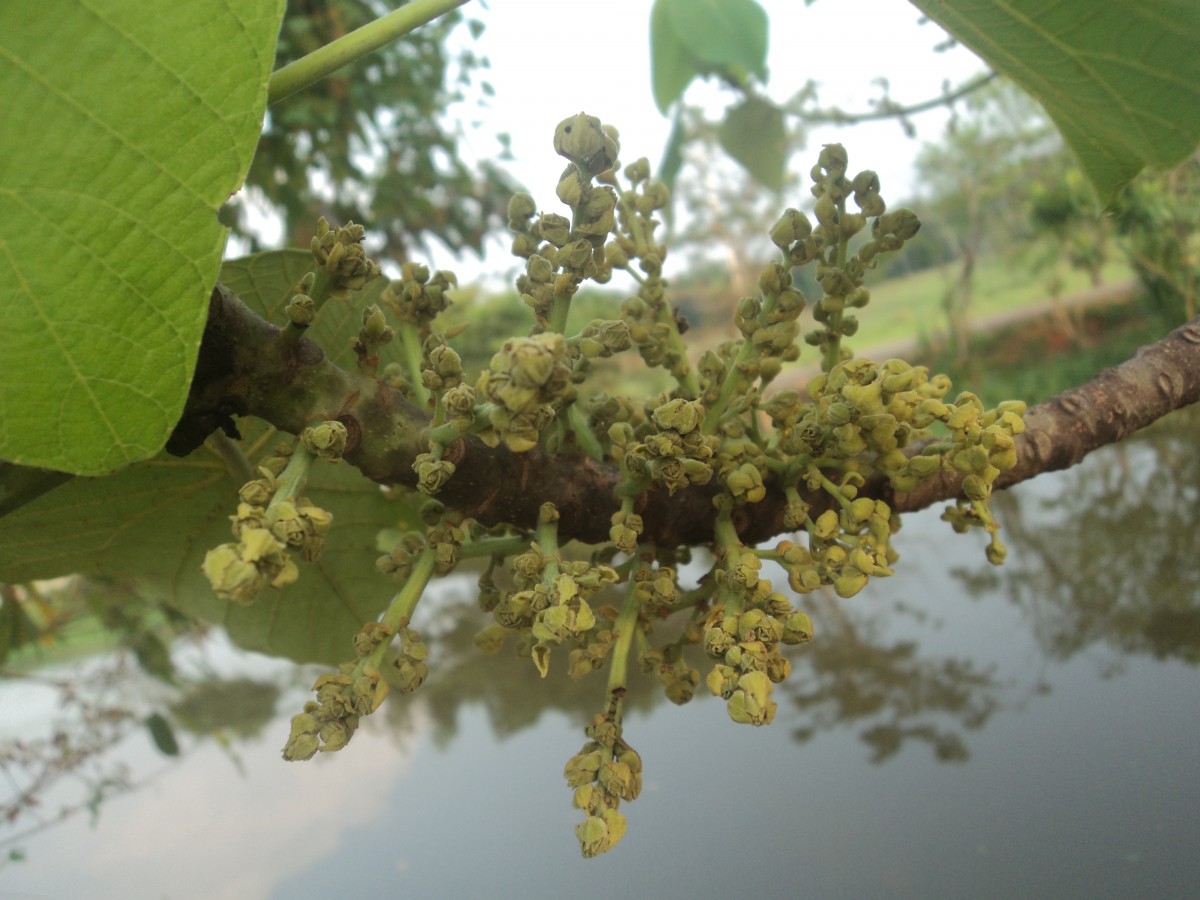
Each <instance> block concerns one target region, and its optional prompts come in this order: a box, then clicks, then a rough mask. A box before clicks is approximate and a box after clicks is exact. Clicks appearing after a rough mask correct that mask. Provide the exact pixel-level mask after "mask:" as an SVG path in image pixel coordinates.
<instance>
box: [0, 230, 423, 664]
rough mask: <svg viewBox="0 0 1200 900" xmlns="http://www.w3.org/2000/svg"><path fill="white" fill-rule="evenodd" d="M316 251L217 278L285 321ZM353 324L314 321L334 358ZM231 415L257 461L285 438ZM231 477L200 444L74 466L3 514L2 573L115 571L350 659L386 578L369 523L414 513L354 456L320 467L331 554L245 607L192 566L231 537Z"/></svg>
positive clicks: (319, 497) (238, 633)
mask: <svg viewBox="0 0 1200 900" xmlns="http://www.w3.org/2000/svg"><path fill="white" fill-rule="evenodd" d="M311 259H312V257H311V255H310V254H308V253H302V252H299V251H282V252H278V253H263V254H259V255H257V256H252V257H248V258H246V259H242V260H235V261H233V262H229V263H226V264H225V266H224V267H223V269H222V273H221V280H222V282H223V283H225V284H227V285H229V286H230V287H231V288H233V289H234V290H235V291H236V292H237V293H238V295H239V296H240V297H241V299H242V300H243V301H244V302H245V303H246V304H247V305H248V306H250V307H251V308H253V309H255V310H256V311H257V312H259V313H261V314H263V315H265V316H267V317H268V318H269V319H271V320H272V321H274V322H276V323H279V322H281V321H282V320H283V314H282V307H283V304H284V302H285V299H286V296H287V293H288V289H289V287H290V286H291V285H292V284H294V283H295V281H296V280H297V279H298V278H299V277H300V276H301V275H303V274H304V272H305V271H307V269H308V267H309V265H310V263H311ZM382 288H383V279H377V280H376V281H375V282H373V283H372V284H371V285H368V288H367V292H366V294H367V296H366V298H365V299H366V302H371V300H372V299H373V298H374V297H375V295H377V293H378V292H379V291H381V290H382ZM361 322H362V320H361V312H360V306H359V304H357V303H355V304H342V303H337V302H330V303H328V304H326V306H325V307H324V308H323V309H322V310H321V314H320V315H319V316H318V317H317V321H316V323H315V324H314V325H313V327H312V328H311V329H310V332H311V336H312V337H313V339H314V340H316V341H318V342H319V343H320V344H321V345H322V346H324V347H326V348H329V355H330V358H331V359H333V360H334V361H335V362H338V363H339V364H341V365H345V366H353V365H354V360H353V353H352V352H351V351H350V349H349V348H350V343H349V339H350V337H351V336H353V335H354V334H357V333H358V329H359V328H360V327H361ZM390 346H391V345H388V346H385V347H384V348H383V350H384V351H386V350H388V349H389V347H390ZM239 425H240V427H241V432H242V441H241V442H240V443H241V446H242V448H243V449H244V451H245V452H246V454H247V456H248V457H249V458H250V459H251V460H255V459H257V458H258V457H260V456H261V455H262V454H263V452H265V451H266V450H267V449H269V448H270V447H271V446H273V445H274V444H275V443H277V442H279V441H280V440H284V439H287V435H281V434H278V433H276V432H275V431H274V430H273V429H271V428H268V427H266V426H265V425H262V424H261V423H257V424H256V423H254V422H245V421H243V422H242V423H239ZM237 488H238V484H237V482H236V481H235V480H234V479H233V478H232V477H231V476H230V474H229V473H228V472H227V471H226V469H225V466H224V465H223V463H222V462H221V460H220V459H219V458H218V457H217V455H216V454H215V453H213V452H212V451H211V450H209V449H208V448H207V447H204V448H202V449H201V450H199V451H197V452H196V453H193V454H192V455H191V456H188V457H186V458H184V459H176V458H174V457H171V456H167V455H165V454H162V455H160V456H157V457H155V458H154V459H152V460H148V461H146V462H143V463H138V464H136V465H133V466H129V467H127V468H126V469H124V470H122V471H120V472H118V473H116V474H115V475H111V476H109V477H107V478H76V479H74V480H73V481H71V482H69V483H67V484H65V485H63V486H62V487H60V488H57V489H56V490H53V491H50V492H49V493H47V494H45V495H44V496H42V497H39V498H38V499H37V500H34V501H33V502H31V503H28V504H26V505H25V506H22V507H21V508H20V509H18V510H16V511H15V512H13V513H11V514H9V515H8V516H5V517H4V518H0V581H13V582H21V581H28V580H30V579H34V578H49V577H53V576H56V575H63V574H67V573H71V572H80V573H83V574H86V575H101V576H111V577H117V578H122V579H125V580H128V581H130V582H132V584H133V585H134V587H135V588H136V590H137V591H138V593H140V594H141V595H143V596H144V597H146V598H148V599H151V600H154V601H156V602H163V603H168V604H170V605H172V606H174V607H176V608H178V609H181V610H183V611H184V612H186V613H188V614H190V615H194V616H196V617H198V618H201V619H204V620H206V621H210V622H216V623H220V624H223V625H224V626H225V627H226V629H227V630H228V631H229V634H230V636H231V637H232V638H233V640H234V641H236V642H237V643H238V644H240V645H241V646H243V647H246V648H248V649H252V650H261V651H263V652H268V653H273V654H275V655H279V656H286V657H289V658H291V659H295V660H298V661H316V662H326V663H334V662H337V661H339V660H342V659H344V658H346V655H347V648H348V647H350V646H351V645H350V641H351V638H352V637H353V635H354V633H355V632H356V631H357V630H358V629H359V628H360V627H361V625H362V624H363V623H364V622H365V621H367V620H368V619H372V618H374V617H375V616H376V615H378V613H379V612H380V611H381V610H382V609H383V607H384V606H386V604H387V601H388V599H389V594H390V592H391V590H392V586H391V585H389V584H388V583H387V581H386V580H385V579H382V578H380V576H379V575H378V574H377V573H376V572H375V559H376V558H377V557H378V556H379V551H378V550H377V549H376V546H375V539H376V534H377V533H378V531H379V530H380V529H381V528H384V527H389V526H395V524H396V522H397V520H399V519H403V518H405V516H406V515H411V514H410V513H406V510H405V508H404V507H403V506H402V505H400V504H397V503H393V502H389V501H387V500H385V499H384V497H383V496H382V495H381V494H380V492H379V489H378V487H377V486H376V485H375V484H374V483H372V482H370V481H368V480H367V479H366V478H364V477H363V476H362V475H361V474H360V473H359V472H358V470H357V469H354V468H353V467H352V466H349V465H346V464H339V465H329V464H324V465H318V466H314V468H313V472H312V477H311V478H310V480H309V484H308V488H307V489H306V490H305V495H306V496H308V497H310V498H311V499H312V500H313V502H314V503H316V504H317V505H318V506H321V507H323V508H326V509H330V510H331V511H332V512H333V515H334V523H333V528H332V529H331V530H330V532H329V537H328V542H327V544H326V548H325V553H324V554H323V555H322V556H321V558H320V559H319V560H317V561H316V562H315V563H311V564H303V565H302V567H301V575H300V580H299V581H298V582H297V583H296V584H293V585H290V586H289V587H287V588H284V589H283V590H274V589H272V590H268V591H266V592H265V593H264V594H263V595H261V596H260V597H258V598H257V599H256V600H255V602H254V603H253V604H252V605H251V606H248V607H243V606H238V605H237V604H231V603H228V602H226V601H224V600H221V599H219V598H218V597H217V596H216V595H215V594H214V593H213V591H212V588H211V586H210V585H209V584H208V581H207V580H206V579H205V577H204V575H203V574H202V573H201V571H200V564H201V562H202V561H203V559H204V554H205V553H206V552H207V551H208V550H209V548H211V547H214V546H216V545H218V544H220V543H224V542H226V541H229V540H231V535H230V531H229V518H228V517H229V516H230V515H231V514H232V513H233V511H234V508H235V507H236V504H237Z"/></svg>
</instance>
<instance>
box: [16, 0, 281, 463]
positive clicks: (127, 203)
mask: <svg viewBox="0 0 1200 900" xmlns="http://www.w3.org/2000/svg"><path fill="white" fill-rule="evenodd" d="M66 6H67V7H69V10H68V9H60V10H58V12H55V11H54V10H52V9H50V8H48V7H47V6H46V5H45V4H44V3H40V2H37V0H5V2H4V3H2V4H0V97H3V98H4V127H3V128H0V248H3V250H2V252H0V309H3V310H4V328H3V329H0V359H2V360H3V361H4V364H3V366H0V411H2V412H0V419H2V421H0V459H6V460H9V461H12V462H16V463H21V464H23V465H29V466H44V467H47V468H53V469H60V470H63V471H69V472H76V473H83V474H101V473H105V472H110V471H113V470H115V469H119V468H121V467H122V466H125V465H128V464H129V463H131V462H134V461H136V460H140V459H146V458H147V457H150V456H153V455H154V454H155V453H157V452H158V450H159V449H160V448H161V447H162V446H163V443H164V442H165V441H166V438H167V434H168V433H169V432H170V430H171V426H172V425H173V424H174V423H175V420H176V419H177V418H178V417H179V413H180V410H181V409H182V407H183V403H184V400H185V399H186V397H187V392H188V384H189V381H190V379H191V374H192V367H193V365H194V362H195V358H196V352H197V348H198V346H199V342H200V332H201V330H202V329H203V327H204V314H205V310H206V309H207V301H208V295H209V291H210V290H211V289H212V285H213V282H214V281H215V280H216V274H217V269H218V266H219V265H220V259H221V249H222V246H223V244H224V240H225V229H224V228H222V226H221V225H220V224H219V223H218V222H217V218H216V212H217V209H218V207H219V206H220V205H221V204H222V203H223V202H224V201H225V200H226V198H227V197H228V196H229V195H230V194H231V193H232V192H234V191H236V190H237V188H238V186H239V185H240V184H241V182H242V178H243V177H244V176H245V173H246V170H247V169H248V168H249V165H250V158H251V156H252V155H253V153H254V147H255V143H256V141H257V139H258V135H259V132H260V130H261V126H262V118H263V109H264V107H265V103H266V88H267V78H268V75H269V74H270V70H271V64H272V61H273V58H274V50H275V37H276V34H277V33H278V30H279V23H280V21H281V19H282V16H283V0H245V2H240V3H228V2H227V0H192V2H189V3H168V4H160V5H156V6H155V7H154V9H153V10H152V11H151V10H148V9H147V8H146V6H145V5H144V4H137V3H104V4H67V5H66Z"/></svg>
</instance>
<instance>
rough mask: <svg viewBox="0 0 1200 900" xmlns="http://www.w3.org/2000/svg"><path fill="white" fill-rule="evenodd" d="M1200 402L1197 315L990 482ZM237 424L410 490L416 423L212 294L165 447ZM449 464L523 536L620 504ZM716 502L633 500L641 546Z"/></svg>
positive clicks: (599, 535)
mask: <svg viewBox="0 0 1200 900" xmlns="http://www.w3.org/2000/svg"><path fill="white" fill-rule="evenodd" d="M1198 400H1200V317H1198V318H1196V319H1193V320H1192V321H1191V322H1189V323H1187V324H1186V325H1184V326H1182V327H1180V328H1178V329H1176V330H1175V331H1173V332H1171V333H1170V334H1169V335H1167V336H1166V337H1164V338H1163V339H1162V340H1161V341H1159V342H1157V343H1155V344H1152V345H1150V346H1148V347H1143V348H1142V349H1141V350H1139V351H1138V352H1137V353H1136V354H1135V355H1134V356H1133V357H1132V358H1131V359H1129V360H1128V361H1127V362H1125V363H1123V364H1122V365H1120V366H1118V367H1116V368H1113V369H1107V370H1105V371H1103V372H1101V373H1100V374H1098V375H1097V376H1096V377H1094V378H1093V379H1092V380H1091V381H1089V382H1088V383H1087V384H1085V385H1083V386H1081V387H1078V388H1074V389H1072V390H1070V391H1067V392H1065V393H1063V394H1060V395H1059V396H1058V397H1055V398H1054V399H1052V400H1049V401H1047V402H1046V403H1042V404H1040V405H1038V406H1035V407H1033V408H1032V409H1031V410H1030V411H1029V413H1028V415H1027V417H1026V424H1027V428H1026V432H1025V433H1024V434H1023V435H1021V436H1020V438H1019V439H1018V464H1017V467H1016V468H1015V469H1014V470H1013V471H1011V472H1007V473H1005V474H1004V475H1003V476H1002V477H1001V482H1000V483H1001V485H1002V486H1008V485H1012V484H1016V483H1017V482H1019V481H1024V480H1025V479H1027V478H1032V477H1033V476H1034V475H1037V474H1039V473H1041V472H1048V471H1053V470H1055V469H1063V468H1066V467H1068V466H1071V465H1074V464H1075V463H1077V462H1079V460H1081V459H1082V458H1083V457H1084V456H1086V455H1087V454H1088V453H1090V452H1091V451H1093V450H1095V449H1097V448H1098V447H1101V446H1104V445H1105V444H1110V443H1114V442H1116V441H1119V440H1121V439H1123V438H1125V437H1127V436H1128V435H1130V434H1132V433H1133V432H1134V431H1137V430H1138V429H1140V428H1143V427H1145V426H1146V425H1149V424H1150V423H1151V422H1153V421H1155V420H1156V419H1158V418H1160V417H1162V416H1164V415H1166V414H1167V413H1168V412H1170V411H1171V410H1174V409H1178V408H1180V407H1182V406H1186V405H1189V404H1192V403H1195V402H1197V401H1198ZM234 415H241V416H245V415H250V416H256V417H258V418H261V419H264V420H265V421H267V422H270V423H271V424H272V425H274V426H276V427H277V428H280V429H282V430H284V431H288V432H291V433H293V434H295V433H298V432H300V431H301V430H302V429H303V428H304V427H305V426H306V425H307V424H308V423H310V422H314V421H320V420H323V419H339V420H340V421H342V422H343V423H345V424H346V426H347V428H348V430H349V432H350V442H349V445H348V447H347V450H346V454H345V456H346V460H347V461H348V462H350V463H351V464H352V465H355V466H356V467H358V468H359V469H360V470H361V471H362V472H363V474H364V475H366V476H367V477H368V478H371V479H373V480H375V481H377V482H380V483H382V484H401V485H407V486H410V487H411V486H414V485H415V483H416V475H415V474H414V472H413V470H412V463H413V460H414V459H415V458H416V456H417V455H418V454H420V453H421V452H423V451H424V450H425V449H427V440H426V438H425V431H426V428H427V425H428V415H427V414H426V413H424V412H423V411H422V410H419V409H418V408H417V407H415V406H413V405H412V404H411V403H409V402H408V401H407V400H405V399H404V398H403V397H402V396H401V395H400V394H399V393H398V392H396V391H394V390H392V389H391V388H389V387H388V386H387V385H386V384H383V383H381V382H379V381H377V380H376V379H374V378H369V377H366V376H363V375H361V374H359V373H357V372H348V371H345V370H343V369H340V368H338V367H337V366H335V365H334V364H333V363H331V362H330V361H329V360H328V359H327V358H326V356H325V354H324V352H323V351H322V350H321V348H320V347H318V346H317V345H316V344H314V343H312V342H311V341H309V340H307V339H300V340H299V341H288V340H285V338H284V336H283V334H282V333H281V331H280V329H278V328H276V327H275V326H273V325H270V324H268V323H267V322H265V321H264V320H263V319H261V318H260V317H259V316H257V315H256V314H255V313H253V312H252V311H250V310H249V309H248V308H247V307H246V306H245V305H243V304H242V303H241V301H240V300H238V299H237V298H236V297H235V296H234V295H233V294H232V293H231V292H230V291H228V290H227V289H226V288H224V287H222V286H221V285H218V286H217V288H216V289H215V290H214V291H213V295H212V301H211V304H210V308H209V319H208V325H207V327H206V330H205V334H204V341H203V344H202V346H201V349H200V357H199V360H198V363H197V368H196V373H195V377H194V379H193V383H192V389H191V392H190V394H189V397H188V402H187V406H186V408H185V411H184V415H183V417H182V419H181V420H180V422H179V424H178V425H177V426H176V429H175V433H174V435H173V436H172V439H171V441H170V442H169V443H168V449H169V450H170V451H171V452H172V453H175V454H176V455H180V456H182V455H186V454H187V453H190V452H191V451H192V450H194V449H196V448H197V447H198V446H199V445H200V444H201V443H202V442H203V440H204V438H205V437H206V436H207V435H208V434H210V433H211V432H212V431H214V430H215V429H217V428H219V427H220V428H226V429H229V428H231V427H232V418H231V417H232V416H234ZM446 458H448V459H449V460H451V461H452V462H454V463H455V465H456V466H457V471H456V473H455V475H454V477H453V478H451V479H450V481H449V482H448V483H447V484H446V485H445V486H444V487H443V488H442V490H441V492H440V493H439V494H438V499H439V500H441V501H442V502H444V503H445V504H446V505H447V506H450V507H454V508H456V509H461V510H462V511H463V512H465V513H467V514H468V515H470V516H472V517H474V518H476V519H478V520H479V521H481V522H482V523H484V524H486V525H494V524H500V523H507V524H511V525H516V526H519V527H525V528H531V527H533V525H534V524H535V523H536V521H537V513H538V508H539V507H540V506H541V504H542V503H544V502H547V501H549V502H552V503H554V504H555V505H556V506H557V507H558V509H559V513H560V516H561V519H560V524H559V528H560V533H561V534H562V535H563V537H564V539H567V538H573V539H577V540H581V541H585V542H588V543H599V542H602V541H605V540H607V538H608V529H609V517H610V516H611V514H612V513H613V512H614V511H615V510H616V509H617V507H618V500H617V498H616V496H615V494H614V489H615V488H616V486H617V483H618V481H619V474H618V471H617V470H616V469H615V468H614V467H612V466H608V465H604V464H600V463H597V462H595V461H593V460H591V459H589V458H587V457H585V456H583V455H573V454H569V453H568V454H564V455H560V456H547V455H546V454H543V453H542V452H541V451H540V450H533V451H530V452H529V453H521V454H517V453H512V452H510V451H508V450H506V449H505V448H504V447H503V446H501V447H496V448H492V447H488V446H487V445H486V444H484V443H483V441H481V440H479V439H478V438H475V437H467V438H463V439H460V440H459V441H457V442H456V443H454V444H453V445H451V446H450V447H449V448H448V450H447V453H446ZM959 489H960V481H959V479H958V478H957V477H955V476H954V475H952V474H950V473H946V474H945V475H943V477H940V478H935V479H933V480H931V481H929V482H927V483H925V484H923V485H922V486H921V487H920V488H918V489H917V490H915V491H912V492H910V493H907V494H902V495H893V493H892V492H891V490H890V489H889V488H888V486H887V484H886V483H885V482H884V481H883V480H878V481H876V482H874V483H869V484H868V485H867V486H866V488H865V489H864V494H869V495H871V496H876V497H880V498H883V499H885V500H887V501H888V502H889V503H891V504H892V505H893V507H894V508H895V509H898V510H901V511H912V510H917V509H922V508H924V507H927V506H930V505H932V504H934V503H937V502H938V501H942V500H949V499H953V498H954V497H956V496H958V492H959ZM716 492H717V487H716V485H714V484H710V485H705V486H703V487H692V488H689V489H686V490H681V491H679V492H677V493H676V494H674V495H673V496H669V495H668V494H667V492H666V491H665V490H662V489H652V490H650V491H647V492H646V493H644V494H643V495H642V496H641V497H639V498H638V504H637V505H638V512H639V513H640V514H641V515H642V516H643V518H644V520H645V532H644V539H645V540H647V541H651V542H653V543H655V544H657V545H659V546H663V547H673V546H680V545H684V544H703V543H707V542H710V541H711V540H712V533H713V522H714V518H715V511H714V508H713V505H712V498H713V496H714V495H715V494H716ZM811 499H812V501H813V503H814V505H815V506H817V507H818V508H819V509H823V508H824V507H825V504H826V503H827V500H826V498H824V495H818V496H816V497H813V498H811ZM784 505H785V500H784V497H783V493H782V491H781V490H778V489H770V490H769V491H768V494H767V497H766V498H765V499H764V500H763V501H762V502H760V503H756V504H753V505H752V506H747V507H743V508H741V509H740V510H738V513H737V518H736V519H735V524H736V525H737V527H738V531H739V533H740V534H741V535H742V537H743V539H744V540H746V541H747V542H755V541H762V540H766V539H767V538H769V537H771V536H773V535H775V534H779V533H780V532H782V531H784V527H783V511H784Z"/></svg>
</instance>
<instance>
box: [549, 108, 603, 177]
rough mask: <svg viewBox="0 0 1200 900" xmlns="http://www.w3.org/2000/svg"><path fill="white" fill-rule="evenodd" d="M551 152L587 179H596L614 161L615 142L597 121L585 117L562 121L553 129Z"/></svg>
mask: <svg viewBox="0 0 1200 900" xmlns="http://www.w3.org/2000/svg"><path fill="white" fill-rule="evenodd" d="M554 152H556V153H557V154H558V155H559V156H565V157H566V158H567V159H569V160H570V161H571V162H573V163H575V165H576V166H578V167H579V169H580V171H581V172H583V173H584V174H586V175H588V176H593V175H599V174H600V173H601V172H603V171H604V170H605V169H610V168H612V166H613V163H615V162H616V161H617V152H618V147H617V142H616V140H615V139H614V138H613V136H612V135H611V134H609V133H607V132H606V131H605V130H604V128H603V126H601V124H600V120H599V119H598V118H596V117H595V116H589V115H587V114H585V113H579V114H578V115H574V116H571V117H569V118H566V119H563V120H562V121H561V122H559V123H558V127H557V128H555V129H554Z"/></svg>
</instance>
